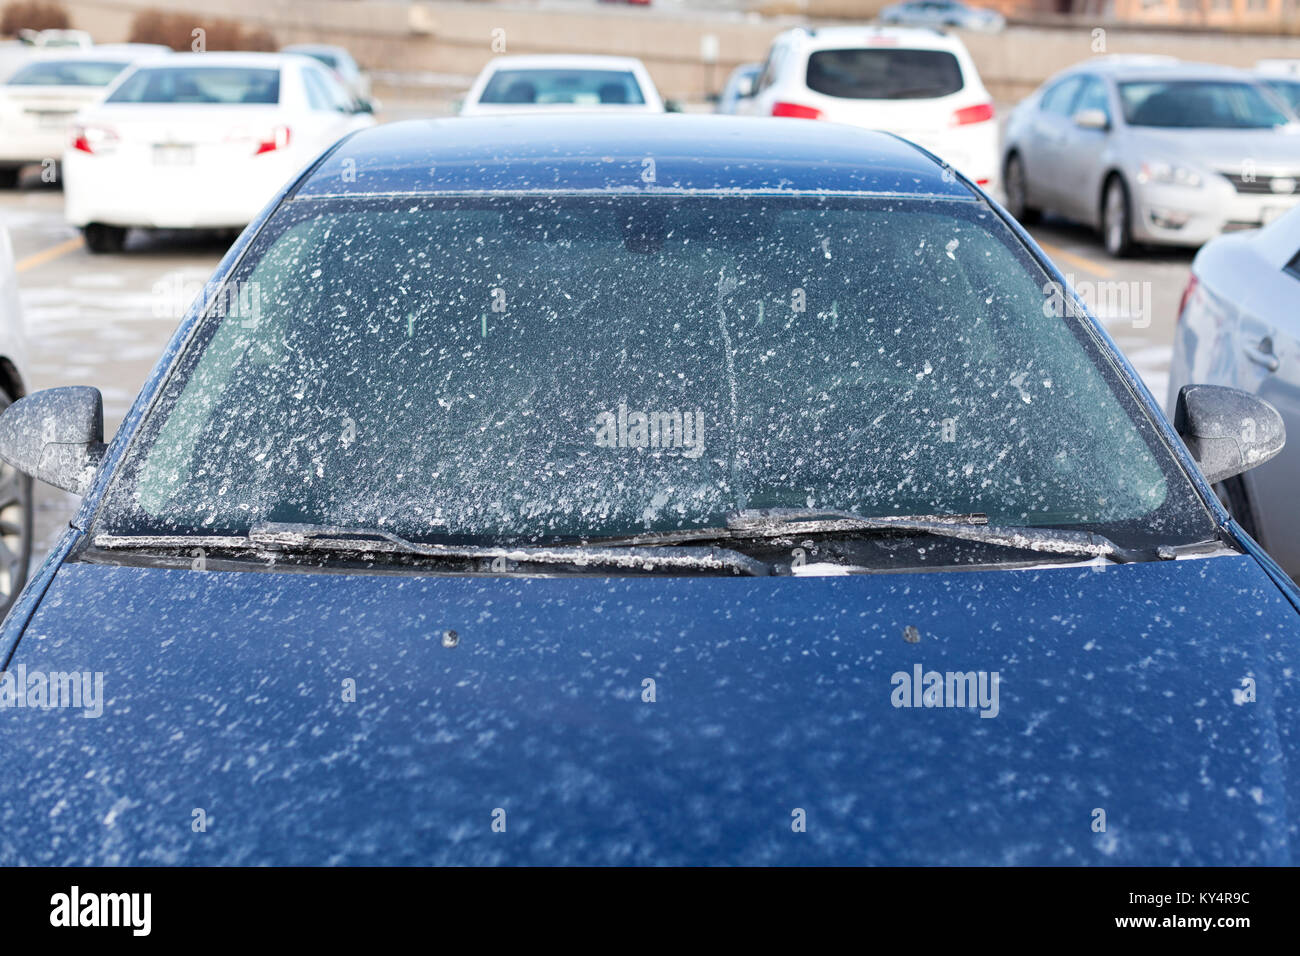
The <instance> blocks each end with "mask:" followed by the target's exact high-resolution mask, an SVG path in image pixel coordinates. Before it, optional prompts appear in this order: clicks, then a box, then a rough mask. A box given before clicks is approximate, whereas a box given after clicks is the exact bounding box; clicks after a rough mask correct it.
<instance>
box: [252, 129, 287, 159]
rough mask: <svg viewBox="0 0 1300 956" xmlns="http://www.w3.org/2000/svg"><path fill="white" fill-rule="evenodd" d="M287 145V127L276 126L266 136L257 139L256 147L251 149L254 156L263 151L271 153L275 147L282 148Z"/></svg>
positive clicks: (259, 154)
mask: <svg viewBox="0 0 1300 956" xmlns="http://www.w3.org/2000/svg"><path fill="white" fill-rule="evenodd" d="M288 145H289V127H287V126H277V127H276V128H275V129H273V130H271V131H270V132H269V133H268V134H267V135H266V136H264V137H262V138H260V139H259V140H258V141H257V149H255V150H253V155H254V156H261V155H262V154H263V153H271V152H274V151H275V150H277V149H284V147H286V146H288Z"/></svg>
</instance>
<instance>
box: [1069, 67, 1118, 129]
mask: <svg viewBox="0 0 1300 956" xmlns="http://www.w3.org/2000/svg"><path fill="white" fill-rule="evenodd" d="M1080 110H1101V111H1102V112H1103V113H1105V114H1106V121H1107V122H1109V121H1110V97H1108V96H1107V95H1106V84H1105V83H1103V82H1102V81H1101V80H1099V79H1097V77H1095V76H1090V77H1087V78H1086V79H1085V80H1084V81H1083V89H1082V90H1080V91H1079V97H1078V99H1077V100H1075V102H1074V106H1073V107H1072V108H1071V110H1070V115H1072V116H1073V115H1074V114H1075V113H1078V112H1079V111H1080Z"/></svg>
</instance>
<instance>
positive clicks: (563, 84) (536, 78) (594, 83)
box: [479, 70, 645, 106]
mask: <svg viewBox="0 0 1300 956" xmlns="http://www.w3.org/2000/svg"><path fill="white" fill-rule="evenodd" d="M479 102H480V103H486V104H493V105H505V104H512V103H532V104H537V105H545V104H572V105H577V106H599V105H634V106H640V105H642V104H644V103H645V97H644V96H642V95H641V86H640V84H638V83H637V81H636V76H634V75H633V74H632V73H631V72H630V71H627V70H498V71H497V72H496V73H494V74H493V75H492V78H491V79H490V80H488V82H487V86H485V87H484V88H483V95H482V96H480V97H479Z"/></svg>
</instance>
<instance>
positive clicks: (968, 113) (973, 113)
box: [949, 103, 993, 126]
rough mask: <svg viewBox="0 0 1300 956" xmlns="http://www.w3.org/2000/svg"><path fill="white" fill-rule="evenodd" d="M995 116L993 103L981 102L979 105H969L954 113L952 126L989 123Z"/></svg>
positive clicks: (950, 123)
mask: <svg viewBox="0 0 1300 956" xmlns="http://www.w3.org/2000/svg"><path fill="white" fill-rule="evenodd" d="M992 118H993V104H992V103H980V104H979V105H978V106H967V107H966V108H965V109H960V110H958V111H957V112H955V113H953V114H952V120H951V121H950V122H949V125H950V126H969V125H970V124H971V123H987V122H988V121H989V120H991V119H992Z"/></svg>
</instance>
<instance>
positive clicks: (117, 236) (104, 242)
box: [82, 222, 126, 253]
mask: <svg viewBox="0 0 1300 956" xmlns="http://www.w3.org/2000/svg"><path fill="white" fill-rule="evenodd" d="M82 234H83V235H85V237H86V248H87V249H89V250H90V251H91V252H95V253H104V252H121V251H122V248H123V247H124V246H125V245H126V228H125V227H123V226H106V225H104V224H103V223H102V222H92V223H90V225H88V226H86V228H85V229H83V230H82Z"/></svg>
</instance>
